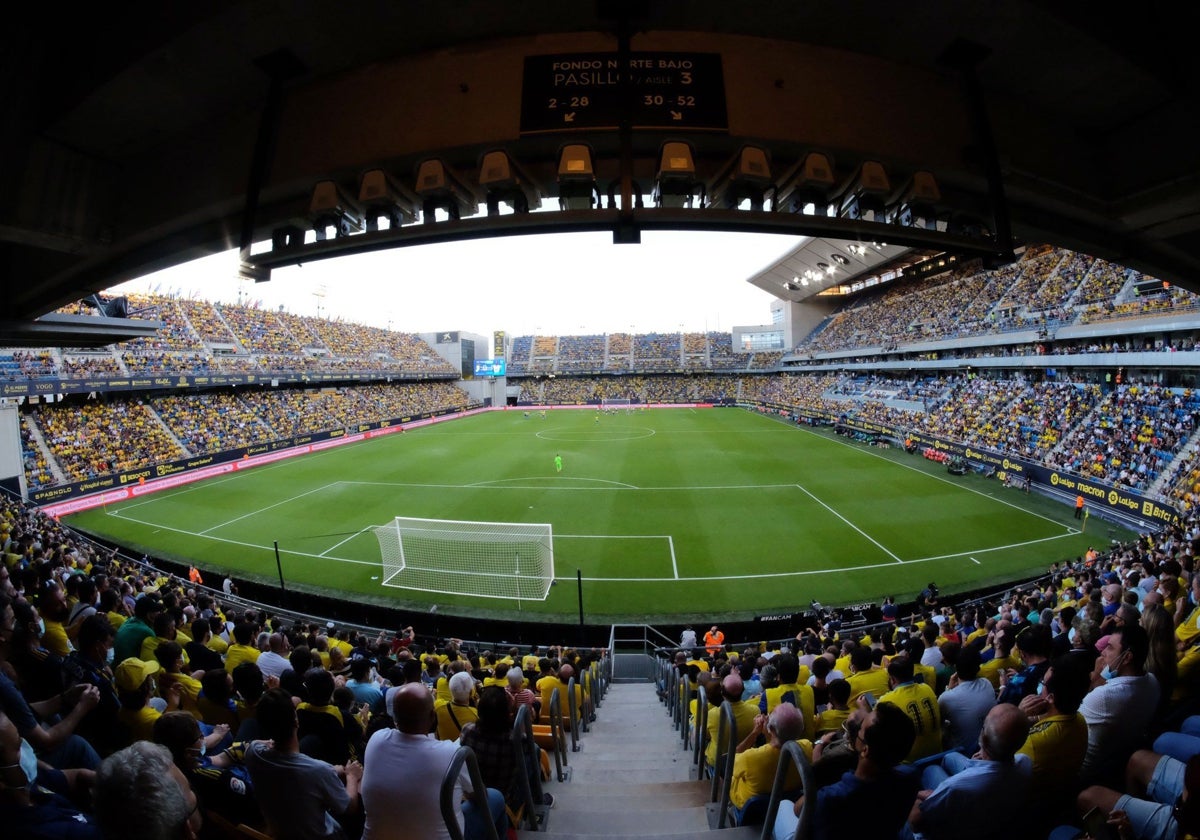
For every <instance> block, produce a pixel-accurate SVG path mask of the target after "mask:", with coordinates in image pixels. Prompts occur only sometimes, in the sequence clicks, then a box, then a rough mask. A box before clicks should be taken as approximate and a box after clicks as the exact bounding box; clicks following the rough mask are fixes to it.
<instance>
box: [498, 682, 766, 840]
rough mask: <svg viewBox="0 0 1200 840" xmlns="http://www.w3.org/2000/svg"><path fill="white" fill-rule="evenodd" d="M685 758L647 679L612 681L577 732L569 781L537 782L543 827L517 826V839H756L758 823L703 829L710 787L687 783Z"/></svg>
mask: <svg viewBox="0 0 1200 840" xmlns="http://www.w3.org/2000/svg"><path fill="white" fill-rule="evenodd" d="M691 757H692V753H691V751H690V750H687V751H685V750H684V749H683V742H682V740H681V739H680V737H679V733H678V732H677V731H675V729H674V728H673V727H672V726H671V719H670V717H669V716H668V715H667V713H666V708H665V707H664V706H663V705H662V703H660V702H659V700H658V697H657V696H656V694H655V689H654V685H653V684H651V683H649V682H646V683H618V684H614V685H613V686H611V687H610V688H609V690H608V693H607V694H606V695H605V696H604V701H603V705H602V706H601V707H600V709H599V710H598V712H597V719H596V722H595V723H593V724H592V726H591V731H590V732H588V733H586V734H585V735H584V736H583V740H582V741H581V742H580V751H579V752H574V753H571V754H570V759H569V760H570V767H571V778H570V780H569V781H567V782H564V783H562V784H558V783H556V782H551V783H549V784H547V785H546V786H545V789H546V790H547V791H548V792H550V793H553V794H554V797H555V803H554V809H553V810H552V811H550V814H549V819H548V820H547V821H546V831H543V832H532V831H520V832H518V836H519V837H522V838H529V840H533V838H537V837H555V838H560V840H599V838H609V839H610V840H612V839H613V838H624V840H648V839H649V838H658V839H659V840H661V838H669V839H670V840H689V838H691V839H694V838H717V837H719V838H721V839H722V840H725V838H729V840H735V839H738V838H740V840H748V838H757V837H759V835H760V833H761V831H762V829H761V827H759V828H726V829H723V830H722V831H720V832H715V831H711V830H710V829H709V827H708V825H709V823H708V816H707V814H706V811H705V805H706V804H707V803H708V800H709V791H710V787H709V783H707V782H705V783H703V784H702V783H701V782H699V781H695V773H694V772H693V770H692V764H691Z"/></svg>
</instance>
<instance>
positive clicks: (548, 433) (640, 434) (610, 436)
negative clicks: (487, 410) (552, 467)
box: [537, 428, 656, 443]
mask: <svg viewBox="0 0 1200 840" xmlns="http://www.w3.org/2000/svg"><path fill="white" fill-rule="evenodd" d="M655 434H656V432H655V431H654V429H644V428H637V429H572V430H570V431H567V430H565V429H564V430H555V429H547V430H545V431H541V432H537V437H539V438H541V439H542V440H552V441H556V442H558V443H618V442H620V441H623V440H641V439H642V438H648V437H654V435H655Z"/></svg>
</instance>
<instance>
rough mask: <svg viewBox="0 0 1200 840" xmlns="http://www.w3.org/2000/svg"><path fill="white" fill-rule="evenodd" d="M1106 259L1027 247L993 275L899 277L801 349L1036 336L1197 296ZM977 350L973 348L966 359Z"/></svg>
mask: <svg viewBox="0 0 1200 840" xmlns="http://www.w3.org/2000/svg"><path fill="white" fill-rule="evenodd" d="M1147 285H1151V286H1152V285H1153V281H1152V279H1151V278H1147V277H1145V276H1144V275H1142V274H1140V273H1139V272H1136V271H1132V270H1129V269H1125V268H1123V267H1121V266H1118V265H1114V264H1113V263H1110V262H1107V261H1105V260H1099V259H1095V258H1093V257H1090V256H1087V255H1085V254H1078V253H1075V252H1072V251H1067V250H1063V249H1056V248H1048V247H1044V246H1043V247H1039V248H1030V249H1028V250H1027V251H1026V252H1025V253H1024V254H1023V255H1022V257H1021V258H1020V260H1019V261H1018V262H1016V263H1014V264H1012V265H1009V266H1004V267H1002V268H1000V269H996V270H993V271H987V270H984V269H983V268H982V267H981V266H980V265H979V264H978V263H971V264H968V265H965V266H962V267H960V268H957V269H955V270H954V271H952V272H950V273H949V274H945V275H942V276H939V277H934V278H930V279H928V280H915V281H914V280H905V279H900V280H897V281H894V282H893V283H891V284H888V285H886V286H882V287H880V288H879V289H878V290H875V291H873V292H868V293H866V294H865V295H863V296H862V297H859V298H856V299H855V300H854V301H852V302H850V303H848V304H847V305H846V306H845V307H843V308H842V309H840V310H839V311H838V312H836V313H834V314H833V315H832V316H831V317H830V318H828V319H826V321H824V322H823V323H822V324H821V325H820V326H819V327H818V329H816V330H814V331H813V332H812V333H810V334H809V335H808V336H807V337H806V338H805V339H804V340H803V341H802V342H801V343H800V344H799V345H798V346H797V347H796V349H795V351H794V352H795V353H796V354H797V355H800V356H815V355H819V354H825V353H834V352H843V351H847V350H860V349H868V348H875V349H876V350H877V351H892V350H895V349H897V348H900V347H903V346H904V345H906V344H913V343H916V342H921V341H949V340H953V339H958V338H967V337H971V336H977V335H983V334H1001V333H1011V332H1016V331H1034V332H1037V333H1039V334H1041V335H1043V336H1046V335H1051V334H1053V333H1054V332H1055V331H1056V330H1058V329H1060V328H1062V327H1064V326H1069V325H1072V324H1088V323H1095V322H1097V321H1104V320H1118V319H1121V318H1132V317H1146V316H1150V315H1155V314H1164V313H1175V314H1178V313H1182V312H1187V311H1195V310H1196V309H1197V300H1196V296H1195V295H1193V294H1191V293H1190V292H1187V291H1185V290H1182V289H1179V288H1178V287H1173V286H1169V285H1167V284H1164V285H1163V288H1162V291H1161V292H1158V293H1146V292H1142V291H1139V289H1144V288H1146V286H1147ZM977 352H978V351H967V355H970V354H971V353H977Z"/></svg>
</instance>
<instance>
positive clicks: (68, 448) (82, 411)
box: [28, 398, 184, 481]
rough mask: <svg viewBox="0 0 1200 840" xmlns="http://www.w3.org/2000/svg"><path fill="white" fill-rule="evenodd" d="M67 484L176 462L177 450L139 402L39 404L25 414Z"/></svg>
mask: <svg viewBox="0 0 1200 840" xmlns="http://www.w3.org/2000/svg"><path fill="white" fill-rule="evenodd" d="M28 416H29V418H30V420H31V421H32V422H33V423H35V424H36V425H37V426H38V428H39V429H40V430H41V435H42V438H43V439H44V440H45V442H46V445H47V446H48V447H49V450H50V453H51V455H52V457H53V458H54V460H55V462H56V463H57V464H58V465H59V467H61V469H62V471H63V473H64V475H65V476H66V478H67V480H68V481H86V480H87V479H91V478H96V477H98V476H102V475H111V474H112V473H116V472H122V471H125V470H132V469H136V468H139V467H144V466H146V465H149V464H156V463H163V462H166V461H172V460H175V459H177V458H181V457H183V455H184V451H183V449H182V448H181V447H180V445H179V443H178V441H176V440H175V439H174V438H173V437H172V436H171V434H170V433H169V432H168V431H167V429H166V427H165V426H164V425H163V424H162V421H161V420H160V419H159V417H158V415H157V414H155V412H154V411H153V410H152V409H151V408H150V406H149V405H148V404H147V402H146V401H145V400H143V399H142V398H134V399H127V400H111V401H105V402H100V401H88V402H84V403H82V404H79V405H72V406H67V405H65V404H62V403H54V404H48V403H41V404H38V405H35V406H32V410H31V412H30V414H29V415H28Z"/></svg>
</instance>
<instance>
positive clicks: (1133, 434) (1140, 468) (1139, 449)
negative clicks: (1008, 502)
mask: <svg viewBox="0 0 1200 840" xmlns="http://www.w3.org/2000/svg"><path fill="white" fill-rule="evenodd" d="M1197 412H1200V400H1197V399H1195V397H1194V396H1193V395H1192V394H1191V393H1190V392H1188V391H1181V392H1176V391H1173V390H1171V389H1168V388H1159V387H1153V386H1149V385H1129V386H1125V387H1120V388H1117V389H1115V390H1113V391H1112V392H1110V393H1109V394H1107V395H1106V396H1105V398H1104V399H1103V400H1102V401H1101V402H1100V403H1099V405H1097V406H1096V408H1095V410H1094V411H1093V412H1092V416H1091V418H1090V421H1089V422H1088V423H1086V424H1083V423H1080V424H1076V425H1075V426H1074V427H1073V428H1072V430H1071V434H1070V435H1069V436H1067V437H1066V438H1065V439H1064V440H1063V443H1062V445H1061V446H1060V447H1058V448H1056V449H1055V450H1054V451H1053V452H1051V453H1050V455H1049V457H1048V458H1047V461H1048V463H1049V464H1050V465H1051V466H1055V467H1057V468H1060V469H1066V470H1069V471H1070V472H1074V473H1079V474H1082V475H1086V476H1088V477H1090V478H1095V479H1097V480H1099V481H1103V482H1105V483H1108V484H1115V485H1117V486H1122V487H1129V488H1132V489H1134V490H1145V489H1146V488H1147V487H1149V486H1150V485H1151V484H1152V483H1153V482H1154V480H1155V479H1156V478H1158V475H1159V474H1160V473H1161V472H1162V471H1163V470H1164V469H1165V468H1166V466H1167V465H1168V464H1169V463H1170V462H1171V461H1172V460H1173V459H1174V457H1175V456H1176V455H1177V454H1178V453H1179V451H1180V450H1181V449H1182V447H1183V445H1184V443H1185V442H1186V441H1187V440H1188V438H1189V437H1191V435H1192V433H1193V432H1194V431H1195V428H1196V418H1197Z"/></svg>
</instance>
